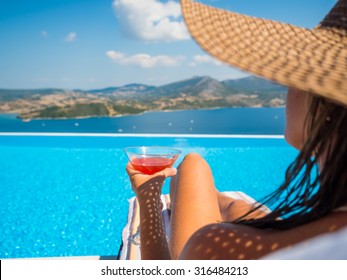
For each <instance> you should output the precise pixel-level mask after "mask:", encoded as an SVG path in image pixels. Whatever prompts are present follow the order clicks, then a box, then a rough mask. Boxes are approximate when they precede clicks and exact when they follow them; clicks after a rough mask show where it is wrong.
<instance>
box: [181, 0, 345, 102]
mask: <svg viewBox="0 0 347 280" xmlns="http://www.w3.org/2000/svg"><path fill="white" fill-rule="evenodd" d="M181 6H182V11H183V16H184V20H185V22H186V25H187V27H188V29H189V31H190V33H191V35H192V37H193V38H194V39H195V40H196V42H197V43H198V44H199V45H200V46H201V47H202V48H203V49H204V50H205V51H207V52H208V53H210V54H211V55H213V56H214V57H216V58H218V59H219V60H221V61H223V62H226V63H228V64H230V65H232V66H236V67H238V68H240V69H242V70H245V71H248V72H251V73H253V74H255V75H258V76H261V77H264V78H266V79H270V80H272V81H275V82H277V83H279V84H282V85H286V86H289V87H295V88H298V89H300V90H303V91H307V92H312V93H316V94H318V95H320V96H323V97H326V98H328V99H330V100H332V101H335V102H337V103H340V104H344V105H347V0H339V1H337V3H336V5H335V7H334V8H333V9H332V10H331V11H330V12H329V13H328V15H327V16H326V17H325V18H324V19H323V21H322V22H321V23H320V24H319V25H318V26H317V27H316V28H314V29H312V30H310V29H306V28H301V27H297V26H293V25H290V24H284V23H280V22H276V21H272V20H265V19H261V18H254V17H250V16H246V15H241V14H237V13H234V12H230V11H226V10H221V9H217V8H213V7H210V6H206V5H203V4H200V3H197V2H194V1H192V0H181Z"/></svg>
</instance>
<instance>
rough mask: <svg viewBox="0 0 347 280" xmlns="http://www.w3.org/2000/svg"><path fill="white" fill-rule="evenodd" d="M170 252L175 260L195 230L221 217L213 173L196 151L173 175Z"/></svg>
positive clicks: (217, 220) (218, 220) (187, 157)
mask: <svg viewBox="0 0 347 280" xmlns="http://www.w3.org/2000/svg"><path fill="white" fill-rule="evenodd" d="M170 195H171V201H172V210H171V222H170V223H171V224H170V228H171V232H170V252H171V257H172V258H173V259H176V258H177V257H178V256H179V255H180V253H181V251H182V249H183V247H184V245H185V244H186V242H187V241H188V239H189V238H190V237H191V235H192V234H193V233H194V232H196V231H197V230H198V229H200V228H202V227H204V226H206V225H208V224H212V223H216V222H220V221H221V220H222V217H221V214H220V210H219V204H218V197H217V191H216V189H215V186H214V182H213V177H212V172H211V169H210V167H209V165H208V164H207V163H206V161H205V160H204V159H203V158H202V157H201V156H200V155H198V154H188V155H187V156H186V157H185V158H184V160H183V161H182V163H181V164H180V166H179V167H178V172H177V175H176V177H174V178H172V181H171V187H170Z"/></svg>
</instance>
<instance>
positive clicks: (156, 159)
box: [124, 146, 181, 175]
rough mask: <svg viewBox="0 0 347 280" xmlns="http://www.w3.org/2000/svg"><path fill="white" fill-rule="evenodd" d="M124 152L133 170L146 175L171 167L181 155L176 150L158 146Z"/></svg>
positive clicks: (137, 147) (135, 147) (127, 149)
mask: <svg viewBox="0 0 347 280" xmlns="http://www.w3.org/2000/svg"><path fill="white" fill-rule="evenodd" d="M124 151H125V153H126V154H127V156H128V158H129V160H130V162H131V163H132V165H133V166H134V168H135V169H136V170H138V171H140V172H142V173H144V174H148V175H152V174H154V173H157V172H159V171H161V170H164V169H165V168H167V167H171V166H172V165H173V164H174V163H175V161H176V160H177V158H178V157H179V155H180V154H181V151H180V150H178V149H174V148H170V147H159V146H134V147H127V148H125V149H124Z"/></svg>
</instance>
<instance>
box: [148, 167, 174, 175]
mask: <svg viewBox="0 0 347 280" xmlns="http://www.w3.org/2000/svg"><path fill="white" fill-rule="evenodd" d="M176 174H177V169H176V168H174V167H171V168H165V169H164V170H162V171H159V172H158V173H156V174H154V175H155V176H157V175H160V176H164V178H168V177H172V176H175V175H176Z"/></svg>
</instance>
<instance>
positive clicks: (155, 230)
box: [126, 163, 176, 260]
mask: <svg viewBox="0 0 347 280" xmlns="http://www.w3.org/2000/svg"><path fill="white" fill-rule="evenodd" d="M126 170H127V173H128V175H129V178H130V181H131V184H132V188H133V190H134V192H135V193H136V197H137V200H138V202H139V205H140V240H141V247H140V248H141V258H142V259H143V260H167V259H171V257H170V252H169V247H168V243H167V240H166V235H165V230H164V224H163V220H162V216H161V210H162V209H161V208H162V205H161V201H160V195H161V189H162V187H163V184H164V181H165V179H166V178H167V177H171V176H174V175H175V174H176V169H175V168H167V169H165V170H163V171H160V172H159V173H156V174H154V175H145V174H143V173H141V172H139V171H137V170H135V169H134V167H133V166H132V164H131V163H129V164H128V165H127V168H126Z"/></svg>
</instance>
